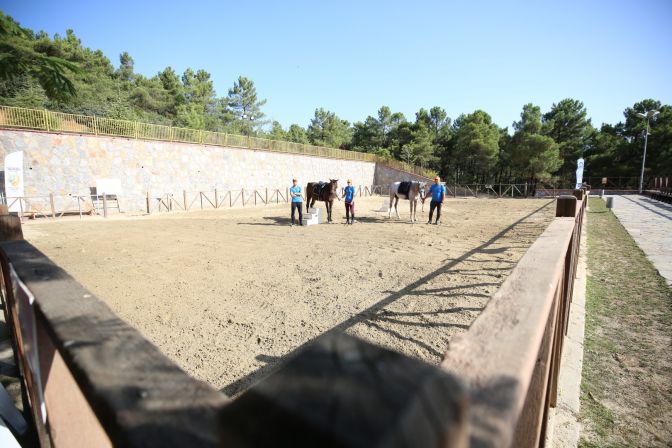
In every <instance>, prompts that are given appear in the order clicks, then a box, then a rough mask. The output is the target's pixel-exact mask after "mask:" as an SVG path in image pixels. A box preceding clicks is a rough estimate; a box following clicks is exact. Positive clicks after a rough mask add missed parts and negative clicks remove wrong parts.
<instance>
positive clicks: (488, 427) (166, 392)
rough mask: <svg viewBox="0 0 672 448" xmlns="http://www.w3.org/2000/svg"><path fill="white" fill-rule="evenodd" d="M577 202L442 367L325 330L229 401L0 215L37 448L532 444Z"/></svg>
mask: <svg viewBox="0 0 672 448" xmlns="http://www.w3.org/2000/svg"><path fill="white" fill-rule="evenodd" d="M217 200H219V198H218V199H217ZM215 202H216V201H215ZM585 205H586V192H585V191H584V190H577V191H576V192H575V195H574V196H561V197H560V198H558V200H557V206H556V216H557V218H556V219H554V220H553V222H552V223H551V224H550V225H549V226H548V228H547V229H546V230H545V231H544V233H543V234H542V235H541V236H540V237H539V238H538V239H537V240H536V241H535V242H534V243H533V245H532V246H531V247H530V249H529V250H528V251H527V253H526V254H525V255H524V256H523V258H522V259H521V260H520V262H519V263H518V265H517V266H516V268H515V269H514V270H513V271H512V273H511V275H510V276H509V277H508V278H507V279H506V281H505V282H504V283H503V284H502V286H501V288H500V289H499V290H498V291H497V292H496V293H495V295H494V296H493V297H492V298H491V300H490V302H489V304H488V305H487V307H486V308H485V310H484V311H483V312H482V313H481V315H480V316H479V317H478V318H477V319H476V321H475V322H474V324H473V325H472V326H471V328H470V329H469V330H468V331H467V332H466V333H465V334H464V335H463V336H462V337H459V338H458V339H457V340H455V341H451V344H450V347H449V350H448V352H447V353H446V355H445V358H444V360H443V362H442V363H441V365H440V366H432V365H429V364H425V363H423V362H421V361H419V360H415V359H412V358H409V357H406V356H405V355H402V354H399V353H396V352H393V351H390V350H386V349H383V348H381V347H377V346H374V345H371V344H369V343H367V342H364V341H361V340H359V339H357V338H353V337H351V336H347V335H345V334H342V333H336V332H328V333H326V334H324V335H323V336H321V337H319V338H317V340H315V341H313V342H311V343H309V344H307V345H306V347H305V348H304V349H302V350H300V351H299V353H298V354H296V355H295V356H294V357H293V358H292V359H290V360H288V361H287V362H286V363H285V364H284V365H283V366H282V367H281V368H280V369H279V370H278V371H277V372H276V373H274V374H272V375H271V376H269V377H268V378H266V379H265V380H263V381H262V382H260V383H258V384H257V385H255V386H253V387H252V388H251V389H249V390H248V391H246V392H244V393H243V394H242V395H241V396H240V397H238V398H237V399H236V400H230V399H229V398H228V397H226V396H225V395H224V394H222V393H221V392H219V391H217V390H214V389H213V388H211V387H210V386H208V385H207V384H204V383H202V382H200V381H197V380H195V379H194V378H192V377H190V376H189V375H187V374H186V373H184V372H183V371H182V370H181V369H180V368H179V367H177V366H176V365H175V364H174V363H173V362H172V361H170V360H169V359H168V358H166V357H165V356H164V355H162V354H161V353H160V351H159V350H158V349H157V348H156V347H155V346H153V345H152V344H151V343H149V342H148V341H147V340H146V339H144V338H143V336H142V335H141V334H140V333H139V332H138V331H137V330H135V329H133V328H132V327H131V326H129V325H128V324H127V323H126V322H124V321H122V320H121V319H119V317H117V316H116V315H115V314H114V313H113V312H112V311H111V310H110V308H109V307H108V306H107V305H105V304H104V303H103V302H102V301H101V300H99V299H98V298H96V297H95V296H94V295H93V294H92V293H91V292H89V291H88V290H86V289H85V288H84V287H82V286H81V285H80V284H78V283H77V282H76V281H75V280H74V279H73V278H72V277H71V276H70V275H69V274H67V273H66V272H65V271H64V270H63V269H61V268H60V267H58V266H57V265H55V264H54V263H53V262H52V261H51V260H49V259H48V258H47V257H46V256H45V255H44V254H42V253H41V252H40V251H39V250H37V249H36V248H35V247H33V246H32V245H31V244H30V243H28V242H26V241H24V240H22V234H21V223H20V221H19V218H18V217H16V216H2V217H0V241H2V242H0V265H1V268H2V276H1V283H2V285H1V286H2V287H1V288H0V290H1V291H2V298H3V301H4V304H5V306H4V307H3V310H4V312H5V313H6V317H7V321H8V322H10V323H11V329H12V335H13V343H14V346H15V348H16V353H18V359H19V364H20V367H21V372H22V374H23V381H24V387H25V390H26V391H27V394H26V396H27V401H28V403H27V404H28V408H29V409H30V410H31V416H32V420H33V422H32V423H33V425H34V427H35V430H36V434H37V438H38V439H39V444H40V446H42V447H49V446H58V447H60V446H64V447H69V446H97V447H98V446H110V445H113V446H129V447H135V446H137V447H140V446H143V447H146V446H157V447H158V446H161V447H174V446H213V447H214V446H239V447H248V446H279V445H287V446H342V447H361V446H443V447H463V446H482V447H511V446H515V447H532V446H540V445H542V444H543V440H544V434H545V430H546V428H545V424H546V414H547V411H548V408H549V407H550V406H554V405H555V399H556V393H557V378H558V371H559V367H560V366H559V362H560V359H561V358H560V355H561V352H562V347H563V337H564V335H565V332H566V329H567V324H568V318H569V307H570V304H571V299H572V285H573V280H574V276H575V270H576V264H577V257H578V250H579V242H580V238H581V228H582V223H583V216H584V211H585ZM437 337H438V336H437Z"/></svg>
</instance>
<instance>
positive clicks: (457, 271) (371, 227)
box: [24, 197, 555, 395]
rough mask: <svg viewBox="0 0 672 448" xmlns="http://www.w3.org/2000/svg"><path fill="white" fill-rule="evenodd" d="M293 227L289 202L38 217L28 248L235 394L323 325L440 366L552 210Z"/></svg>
mask: <svg viewBox="0 0 672 448" xmlns="http://www.w3.org/2000/svg"><path fill="white" fill-rule="evenodd" d="M383 201H384V198H381V197H372V198H358V199H357V203H356V207H357V213H358V220H359V222H358V223H356V224H355V225H353V226H346V225H343V224H342V223H343V222H345V218H344V208H343V204H342V203H337V204H336V206H335V212H334V216H335V218H336V221H337V222H339V224H332V225H327V224H323V225H318V226H310V227H307V228H302V227H290V226H289V213H288V212H289V205H287V204H281V205H273V206H268V207H258V208H245V209H222V210H212V211H190V212H188V213H184V212H182V213H171V214H163V215H151V216H135V217H127V216H119V217H116V218H112V219H109V218H108V219H107V220H105V219H103V218H85V219H84V220H79V218H66V219H58V220H54V221H51V220H36V221H29V222H27V223H26V224H25V225H24V234H25V237H26V239H27V240H29V241H30V242H31V243H33V244H34V245H35V246H37V247H38V248H39V249H40V250H42V251H43V252H44V253H46V254H47V255H48V256H49V257H50V258H52V259H53V260H54V261H55V262H56V263H58V264H59V265H61V266H62V267H63V268H65V269H66V270H67V271H68V272H70V274H72V275H73V276H74V277H75V278H76V279H77V280H78V281H79V282H81V283H82V284H83V285H84V286H86V287H87V288H88V289H90V290H91V291H92V292H93V293H94V294H96V295H97V296H98V297H99V298H101V299H102V300H104V301H105V302H106V303H108V304H109V305H110V307H111V308H112V309H113V310H114V311H115V312H117V313H118V314H119V316H121V317H122V318H123V319H125V320H126V321H128V322H129V323H130V324H131V325H133V326H135V327H136V328H138V329H139V330H140V331H141V332H142V333H143V334H144V335H145V336H146V337H147V338H148V339H149V340H151V341H152V342H153V343H154V344H156V345H157V346H158V347H159V348H160V349H161V350H162V351H163V353H165V354H166V355H167V356H168V357H170V358H171V359H173V360H174V361H175V362H177V363H178V364H179V365H180V366H181V367H182V368H184V369H185V370H186V371H187V372H189V373H190V374H191V375H193V376H195V377H197V378H199V379H202V380H204V381H206V382H208V383H210V384H211V385H213V386H214V387H216V388H219V389H221V390H223V391H224V392H225V393H227V394H229V395H237V394H239V393H240V392H241V391H243V390H245V389H246V388H247V387H249V386H250V385H251V384H253V383H254V382H255V381H258V380H259V379H260V378H262V377H263V376H264V375H266V374H268V373H269V372H270V371H272V370H273V368H275V367H277V366H278V365H279V363H280V361H281V360H282V359H283V358H285V357H286V356H287V355H288V354H291V352H293V351H294V350H296V349H297V348H299V347H301V346H302V345H303V344H305V343H306V342H308V341H310V340H312V339H313V338H315V337H317V336H319V335H320V334H323V333H324V332H326V331H329V330H332V329H337V330H343V331H347V332H348V333H350V334H354V335H357V336H359V337H362V338H364V339H366V340H369V341H371V342H374V343H376V344H380V345H383V346H386V347H389V348H392V349H394V350H398V351H400V352H403V353H406V354H408V355H410V356H414V357H417V358H420V359H423V360H425V361H427V362H430V363H434V364H436V363H438V362H439V361H440V360H441V358H442V356H443V353H444V352H445V350H446V348H447V346H448V341H449V340H450V339H451V338H452V337H453V336H454V335H455V334H457V333H460V332H463V331H465V330H466V329H468V327H469V325H470V324H471V323H472V322H473V320H474V319H475V318H476V317H477V316H478V314H479V313H480V311H481V310H482V309H483V307H484V306H485V305H486V304H487V302H488V300H489V298H490V296H491V295H492V294H493V293H494V292H495V291H496V290H497V288H498V287H499V285H500V284H501V283H502V282H503V281H504V279H505V278H506V276H507V275H508V273H509V272H510V271H511V269H513V267H514V266H515V264H516V262H517V261H518V260H519V259H520V257H521V256H522V255H523V253H524V252H525V251H526V250H527V248H528V247H529V245H530V244H531V243H532V242H533V241H534V240H535V239H536V238H537V237H538V236H539V235H540V234H541V232H543V230H544V229H545V228H546V226H547V225H548V223H549V222H550V220H551V219H552V218H553V216H554V211H555V207H554V203H553V201H549V200H548V199H546V200H541V199H539V200H538V199H500V200H491V199H449V200H448V201H447V202H446V204H445V206H444V211H443V217H442V222H443V224H442V225H441V226H429V225H426V224H424V221H426V219H427V212H426V211H425V213H424V214H423V213H420V212H418V217H419V221H418V222H419V223H418V224H415V225H411V224H410V223H409V222H408V221H407V220H408V202H406V201H402V202H401V207H400V214H401V217H402V220H396V219H393V220H388V219H387V213H384V214H383V213H376V212H375V211H374V210H376V209H378V208H380V206H381V203H382V202H383Z"/></svg>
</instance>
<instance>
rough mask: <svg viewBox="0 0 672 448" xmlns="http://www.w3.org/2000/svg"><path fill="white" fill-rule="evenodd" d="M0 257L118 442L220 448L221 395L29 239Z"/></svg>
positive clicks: (0, 248)
mask: <svg viewBox="0 0 672 448" xmlns="http://www.w3.org/2000/svg"><path fill="white" fill-rule="evenodd" d="M0 259H1V260H2V262H3V266H5V265H6V264H7V263H8V262H11V263H12V264H13V266H14V268H15V270H16V272H17V274H18V276H19V278H21V280H22V281H23V282H24V283H25V284H26V285H27V287H28V289H29V290H30V291H31V292H32V293H33V295H34V296H35V307H36V313H37V316H38V319H39V321H40V322H42V323H43V325H44V329H45V332H46V333H47V334H48V336H49V337H50V338H51V341H53V344H54V346H55V348H56V349H57V350H58V352H59V353H60V355H61V357H62V358H63V361H64V363H65V365H66V366H67V367H68V369H69V371H70V373H71V375H72V377H73V378H74V380H75V381H76V382H77V384H78V385H79V387H80V389H81V392H82V393H83V395H84V397H86V399H87V401H88V403H89V405H90V406H91V408H92V410H93V412H94V413H95V415H96V417H97V418H98V420H99V421H100V423H101V425H102V426H103V428H104V429H105V432H106V433H107V436H108V437H109V439H110V441H111V442H112V444H113V445H115V446H216V445H217V444H218V437H217V434H216V431H215V430H214V428H215V417H216V410H217V408H218V407H220V406H221V405H223V404H224V403H225V402H226V401H227V398H226V397H225V396H224V395H223V394H221V393H220V392H219V391H217V390H215V389H213V388H211V387H210V386H209V385H207V384H205V383H202V382H200V381H197V380H195V379H193V378H191V377H190V376H188V375H187V374H186V373H184V372H183V371H182V370H181V369H180V368H179V367H178V366H177V365H175V364H174V363H173V362H172V361H170V360H169V359H168V358H167V357H165V356H164V355H163V354H162V353H161V352H160V351H159V350H158V348H156V347H155V346H154V345H152V344H151V343H150V342H149V341H147V340H146V339H144V338H143V336H142V335H141V334H140V333H139V332H138V331H137V330H135V329H134V328H132V327H131V326H130V325H128V324H127V323H126V322H124V321H122V320H121V319H119V318H118V317H117V316H116V315H115V314H114V313H113V312H112V310H111V309H110V308H109V307H108V306H107V305H106V304H105V303H103V302H102V301H100V300H99V299H97V298H96V297H95V296H94V295H93V294H91V293H90V292H89V291H87V290H86V289H85V288H84V287H83V286H81V285H80V284H79V283H77V282H76V281H75V280H74V279H73V278H72V277H71V276H70V275H68V274H67V273H66V272H65V271H64V270H63V269H61V268H60V267H58V266H57V265H55V264H54V263H53V262H52V261H51V260H49V259H48V258H47V257H46V256H45V255H44V254H42V253H41V252H40V251H38V250H37V249H36V248H35V247H33V246H32V245H30V244H29V243H28V242H26V241H9V242H3V243H0ZM45 381H48V380H47V379H45ZM72 427H73V428H74V427H76V424H75V423H74V422H73V426H72Z"/></svg>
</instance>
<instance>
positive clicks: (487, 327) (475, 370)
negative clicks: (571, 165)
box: [441, 197, 576, 447]
mask: <svg viewBox="0 0 672 448" xmlns="http://www.w3.org/2000/svg"><path fill="white" fill-rule="evenodd" d="M572 199H574V200H576V198H574V197H572ZM574 223H575V220H574V218H556V219H555V220H553V222H551V224H550V225H549V226H548V228H547V229H546V230H545V231H544V233H543V234H542V235H541V236H540V237H539V238H538V239H537V240H536V241H535V242H534V243H533V244H532V246H531V247H530V249H529V250H528V251H527V253H526V254H525V255H524V256H523V258H521V260H520V261H519V262H518V265H517V266H516V268H515V269H514V270H513V271H512V272H511V274H510V275H509V277H508V278H507V279H506V280H505V281H504V283H503V284H502V286H501V287H500V289H499V290H498V291H497V292H496V293H495V294H494V295H493V297H492V299H490V302H489V304H488V306H487V307H486V308H485V309H484V310H483V312H482V313H481V314H480V316H479V317H478V318H477V319H476V320H475V321H474V323H473V324H472V326H471V328H470V329H469V331H468V332H467V333H465V334H463V335H462V336H459V337H457V338H456V339H455V340H453V341H451V344H450V347H449V350H448V352H447V353H446V355H445V358H444V360H443V361H442V363H441V366H442V367H443V368H444V369H446V370H448V371H450V372H454V373H455V374H457V375H460V376H461V377H462V378H463V379H465V380H466V381H467V382H468V383H469V384H470V386H471V401H470V417H469V421H470V425H471V435H470V439H471V440H470V443H471V444H473V445H476V446H493V447H495V446H498V447H499V446H501V447H508V446H511V442H512V440H513V436H514V428H516V425H517V423H518V420H519V418H520V415H521V412H522V410H523V405H524V403H525V399H526V397H527V391H528V389H529V385H530V382H531V379H532V378H533V372H534V369H535V365H536V363H537V358H538V355H539V351H540V347H541V344H542V340H543V337H544V334H545V331H546V325H547V323H548V320H549V316H550V314H551V310H552V306H553V299H554V296H555V293H556V288H557V285H558V283H559V282H560V280H561V278H562V274H563V264H564V261H565V253H566V251H567V247H568V245H569V242H570V239H571V237H572V231H573V228H574ZM540 267H542V268H541V269H540ZM532 272H533V273H535V275H530V273H532Z"/></svg>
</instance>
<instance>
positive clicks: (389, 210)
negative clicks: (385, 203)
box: [387, 191, 394, 219]
mask: <svg viewBox="0 0 672 448" xmlns="http://www.w3.org/2000/svg"><path fill="white" fill-rule="evenodd" d="M392 201H394V194H393V193H392V191H390V206H389V207H388V208H387V218H388V219H389V218H391V217H392Z"/></svg>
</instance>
